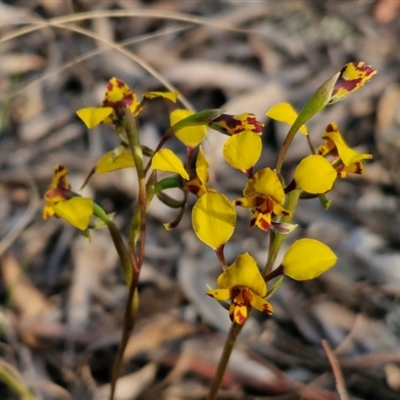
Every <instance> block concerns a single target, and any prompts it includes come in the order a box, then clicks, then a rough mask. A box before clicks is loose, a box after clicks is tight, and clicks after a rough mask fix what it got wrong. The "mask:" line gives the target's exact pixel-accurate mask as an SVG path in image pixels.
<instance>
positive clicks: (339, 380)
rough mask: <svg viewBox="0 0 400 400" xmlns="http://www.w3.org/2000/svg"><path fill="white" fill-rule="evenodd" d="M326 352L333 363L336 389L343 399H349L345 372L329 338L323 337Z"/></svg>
mask: <svg viewBox="0 0 400 400" xmlns="http://www.w3.org/2000/svg"><path fill="white" fill-rule="evenodd" d="M321 343H322V346H323V348H324V350H325V353H326V355H327V357H328V360H329V363H330V364H331V367H332V371H333V375H334V377H335V381H336V390H337V392H338V394H339V397H340V399H341V400H349V396H348V394H347V390H346V384H345V382H344V378H343V374H342V371H341V369H340V365H339V361H338V359H337V358H336V355H335V353H334V351H333V350H332V348H331V346H330V344H329V343H328V341H327V340H325V339H323V340H322V341H321Z"/></svg>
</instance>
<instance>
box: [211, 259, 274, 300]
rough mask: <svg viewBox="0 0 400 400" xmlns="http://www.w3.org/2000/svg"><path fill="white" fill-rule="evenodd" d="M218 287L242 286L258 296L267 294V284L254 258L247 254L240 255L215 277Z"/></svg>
mask: <svg viewBox="0 0 400 400" xmlns="http://www.w3.org/2000/svg"><path fill="white" fill-rule="evenodd" d="M217 285H218V287H220V288H232V287H235V286H243V287H246V288H248V289H250V290H251V291H252V292H254V293H255V294H257V295H258V296H261V297H264V296H265V295H266V294H267V285H266V284H265V281H264V278H263V277H262V275H261V272H260V270H259V269H258V267H257V263H256V260H255V259H254V258H253V257H252V256H251V255H250V254H249V253H245V254H242V255H240V256H239V257H238V258H237V259H236V261H235V262H234V263H233V264H232V265H230V266H229V267H228V268H227V269H226V270H225V271H224V272H222V274H221V275H220V276H219V277H218V279H217Z"/></svg>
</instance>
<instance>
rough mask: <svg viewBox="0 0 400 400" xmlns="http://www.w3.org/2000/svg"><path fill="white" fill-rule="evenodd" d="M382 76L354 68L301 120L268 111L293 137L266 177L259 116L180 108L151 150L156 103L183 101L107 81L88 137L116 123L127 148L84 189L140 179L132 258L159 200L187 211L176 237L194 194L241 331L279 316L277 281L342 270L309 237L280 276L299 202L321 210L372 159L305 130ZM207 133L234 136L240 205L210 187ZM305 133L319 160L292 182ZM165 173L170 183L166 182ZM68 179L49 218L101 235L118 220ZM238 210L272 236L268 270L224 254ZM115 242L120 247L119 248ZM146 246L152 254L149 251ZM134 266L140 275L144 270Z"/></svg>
mask: <svg viewBox="0 0 400 400" xmlns="http://www.w3.org/2000/svg"><path fill="white" fill-rule="evenodd" d="M374 74H375V71H374V70H373V69H372V68H371V67H369V66H366V65H364V63H362V62H353V63H349V64H347V65H346V66H344V67H343V69H342V70H341V71H340V72H338V73H337V74H335V75H334V76H333V77H331V78H330V79H328V80H327V81H326V82H325V83H324V84H323V85H322V86H321V87H320V88H319V89H317V91H316V92H315V93H314V95H313V96H311V98H310V99H309V101H308V102H307V103H306V104H305V106H304V107H303V108H302V110H301V111H300V112H299V113H297V111H296V110H295V109H294V107H293V106H292V105H290V104H288V103H280V104H277V105H275V106H274V107H272V108H271V109H270V110H268V111H267V112H266V116H268V117H269V118H271V119H274V120H276V121H279V122H283V123H286V124H288V125H289V126H290V130H289V132H288V135H287V138H286V140H285V142H284V144H283V146H282V150H281V153H280V155H279V160H278V163H277V165H276V168H272V167H265V168H261V169H257V167H256V165H257V162H258V161H259V159H260V157H261V156H262V150H263V148H262V129H263V124H262V123H261V122H260V121H258V120H257V118H256V116H255V115H254V114H252V113H248V112H246V113H242V114H240V115H230V114H225V113H224V112H223V111H222V110H218V109H216V110H204V111H200V112H192V111H190V110H186V109H179V108H177V109H175V110H174V111H172V113H171V114H170V128H169V129H168V130H167V132H166V133H165V134H164V136H163V137H162V138H161V140H160V143H159V145H158V146H157V147H156V148H155V149H148V148H146V147H144V146H142V145H141V144H140V135H139V129H138V123H137V118H138V116H139V114H140V112H141V110H142V109H143V107H144V106H147V103H148V102H149V101H150V100H151V99H153V98H156V97H161V98H164V99H167V100H169V101H172V102H173V103H175V102H176V101H177V98H178V95H177V93H176V92H147V93H144V94H143V96H142V99H141V100H140V101H139V100H138V97H137V95H136V94H135V93H134V92H133V91H132V90H131V89H130V88H129V87H128V86H127V85H126V84H125V83H124V82H122V81H121V80H120V79H118V78H112V79H110V81H109V82H108V85H107V90H106V93H105V96H104V99H103V102H102V104H101V106H100V107H89V108H83V109H81V110H78V111H77V114H78V116H79V117H80V118H81V120H82V121H83V122H84V123H85V125H86V126H87V127H88V128H93V127H95V126H97V125H98V124H111V125H112V126H113V128H114V132H115V133H116V135H117V136H118V138H119V139H120V144H119V145H118V146H117V147H116V148H115V149H114V150H112V151H110V152H108V153H106V154H104V155H103V156H102V157H101V158H100V159H99V160H98V162H97V163H96V165H95V166H94V168H93V170H92V171H91V172H90V174H89V175H88V177H87V179H86V181H85V184H86V183H87V182H88V181H89V179H90V177H91V176H92V175H93V174H94V173H108V172H111V171H114V170H117V169H122V168H131V169H132V170H133V171H136V172H135V173H136V174H137V176H138V178H139V189H140V190H139V200H138V204H137V208H136V210H135V211H134V213H133V217H132V222H131V225H130V226H131V232H130V239H129V244H130V246H132V248H133V249H130V251H131V253H134V252H135V246H136V243H137V242H138V241H139V239H138V238H140V240H141V241H143V240H144V239H145V235H144V234H143V231H144V229H145V223H144V220H143V219H144V218H145V214H146V210H147V207H148V204H149V203H150V202H151V200H152V198H153V197H154V196H157V197H158V198H159V199H160V200H161V201H163V202H164V203H165V204H166V205H168V206H170V207H173V208H177V209H180V211H179V212H178V215H177V218H176V219H175V221H173V222H172V223H169V224H166V227H167V228H168V229H171V228H173V227H175V226H176V225H177V224H178V223H179V221H180V218H181V217H182V215H183V212H184V210H185V208H186V206H187V202H188V197H189V194H194V195H195V197H196V202H195V204H194V206H193V209H192V225H193V230H194V232H195V233H196V235H197V236H198V238H199V239H200V240H201V241H203V242H204V243H205V244H206V245H208V246H210V247H211V248H212V249H213V250H214V251H215V252H216V255H217V258H218V260H219V263H220V265H221V267H222V273H221V274H220V275H219V277H218V279H217V282H216V285H217V288H216V289H210V290H209V291H208V292H207V294H208V295H209V296H211V297H213V298H214V299H216V300H218V301H219V302H221V303H222V304H224V303H225V302H229V304H227V305H226V306H227V308H228V309H229V316H230V318H231V320H232V321H233V322H234V323H236V324H239V325H242V324H244V323H245V321H246V319H247V317H248V315H249V312H250V310H251V308H255V309H257V310H259V311H261V312H264V313H266V314H268V315H270V314H272V311H273V307H272V305H271V304H270V303H269V302H268V301H267V300H266V297H267V292H268V290H267V283H268V282H269V281H270V280H272V279H273V278H275V277H278V276H287V277H289V278H292V279H295V280H305V279H313V278H315V277H316V276H318V275H319V274H321V273H323V272H324V271H326V270H327V269H329V268H331V267H332V266H333V265H334V264H335V262H336V256H335V254H334V253H333V252H332V250H331V249H330V248H329V247H328V246H326V245H325V244H323V243H321V242H320V241H318V240H314V239H307V238H304V239H300V240H297V241H296V242H294V243H293V244H292V245H291V246H290V247H289V248H288V250H287V251H286V253H285V255H284V257H283V260H282V262H281V264H280V265H278V266H276V268H275V269H273V268H272V267H273V264H274V261H275V257H276V254H277V252H278V250H279V248H280V246H281V244H282V241H283V238H284V235H286V234H288V233H290V232H291V231H293V230H294V229H295V228H296V225H294V224H292V223H291V219H292V218H293V215H294V213H295V209H296V204H297V201H298V200H299V199H300V200H301V199H303V198H310V197H320V199H321V200H322V204H325V205H327V204H328V201H327V200H326V199H325V196H326V194H327V193H328V192H329V191H330V190H331V189H332V188H333V186H334V184H335V181H336V179H337V178H338V177H340V178H346V177H347V176H348V174H349V173H356V174H362V173H363V172H364V166H363V161H364V160H367V159H369V158H371V155H369V154H364V153H358V152H357V151H355V150H354V149H351V148H350V147H349V146H348V145H347V144H346V142H345V140H344V138H343V136H342V134H341V133H340V131H339V128H338V127H337V125H336V124H335V123H333V122H332V123H330V124H329V125H328V126H327V128H326V129H325V132H324V133H323V134H322V137H321V141H320V143H319V147H317V149H316V150H315V149H314V146H313V143H312V141H311V138H310V136H311V134H310V132H309V130H308V128H307V126H306V122H307V121H308V120H309V119H310V118H311V117H312V116H314V115H315V114H316V113H318V112H319V111H320V110H322V109H323V108H324V107H325V106H327V105H329V104H333V103H335V102H337V101H340V100H342V99H344V98H345V97H346V96H347V95H348V94H350V93H351V92H354V91H355V90H357V89H359V88H360V87H361V86H362V85H363V84H364V83H366V82H367V81H368V80H369V79H370V78H371V77H372V76H373V75H374ZM207 128H211V130H214V131H216V132H218V133H222V134H224V135H226V141H225V144H224V146H223V149H222V154H223V156H224V158H225V160H226V162H227V163H228V164H229V165H230V166H231V167H232V168H234V169H236V170H238V171H240V172H241V173H243V174H245V176H246V179H247V183H246V184H245V186H244V188H243V194H242V196H241V197H238V198H236V199H228V197H227V196H226V195H225V194H223V193H219V192H218V191H216V190H215V189H213V188H211V187H209V184H208V166H209V162H208V160H207V158H206V155H205V153H204V151H203V149H202V147H201V143H202V141H203V140H204V139H205V137H206V135H207V134H217V133H212V132H211V133H207ZM298 131H300V132H301V133H302V134H303V135H305V137H306V139H307V141H308V144H309V147H310V155H308V156H307V157H305V158H304V159H302V160H301V161H300V162H299V163H298V165H297V166H296V168H295V169H294V172H293V175H292V176H285V178H284V177H282V175H281V166H282V162H283V159H284V157H285V154H286V151H287V149H288V147H289V146H290V143H291V141H292V139H293V137H294V135H295V134H296V133H297V132H298ZM174 136H175V137H176V138H177V139H178V140H179V141H181V142H182V144H183V145H184V148H185V149H186V153H187V157H186V160H185V162H183V161H182V160H181V158H180V157H179V156H178V155H177V154H176V153H174V152H173V151H172V150H170V149H169V148H168V147H165V145H166V143H167V141H168V140H169V139H170V138H172V137H174ZM160 171H162V172H166V173H168V174H169V176H167V177H163V178H160V179H159V178H158V177H159V175H161V174H159V172H160ZM67 173H68V170H67V169H66V168H65V167H63V166H60V165H58V166H56V169H55V174H54V178H53V181H52V182H51V184H50V187H49V189H48V190H47V192H46V194H45V197H44V198H45V201H46V205H45V208H44V211H43V216H44V218H48V217H50V216H52V215H54V216H57V217H61V218H63V219H65V220H66V221H67V222H69V223H70V224H72V225H73V226H75V227H77V228H78V229H80V230H81V231H87V230H88V229H89V228H96V227H98V226H99V225H98V224H97V225H96V224H95V223H94V221H93V217H98V218H100V219H101V220H102V221H103V222H104V223H105V224H106V225H107V224H108V226H109V221H110V219H111V216H107V215H106V214H105V213H104V211H103V210H101V208H100V207H99V206H98V205H97V204H95V203H94V202H93V200H92V199H89V198H85V197H82V196H81V195H80V194H78V193H77V192H74V191H72V190H71V185H70V183H69V182H68V180H67ZM168 174H167V175H168ZM163 176H164V175H163ZM285 182H289V183H288V184H286V183H285ZM172 187H178V188H180V189H181V190H182V192H183V194H184V196H183V200H181V201H178V200H175V199H172V198H171V197H169V196H168V194H167V193H166V192H165V191H166V189H169V188H172ZM236 207H243V208H246V209H248V210H249V211H250V213H249V224H250V226H251V227H255V228H258V229H260V230H262V231H263V232H265V234H266V235H269V236H270V243H271V246H270V255H269V258H268V260H267V263H266V266H265V267H264V268H259V266H258V264H257V261H256V260H255V259H254V258H253V257H252V256H251V255H250V254H248V253H244V254H241V255H239V256H238V257H237V258H236V260H235V261H234V262H233V263H232V264H230V265H228V264H227V262H226V260H225V257H224V246H225V244H226V243H227V242H228V240H229V239H230V238H231V236H232V235H233V234H234V231H235V227H236V221H237V215H236ZM112 235H113V238H114V239H115V237H116V236H115V231H112ZM116 243H117V246H120V243H121V242H120V241H118V240H116ZM141 246H142V247H141V248H144V244H143V243H142V244H141ZM122 247H123V246H122ZM126 253H127V252H125V250H124V248H122V250H121V249H120V248H119V254H120V256H121V260H125V261H126V259H124V255H125V254H126ZM139 264H140V263H139ZM135 265H136V267H137V265H138V264H135ZM137 268H138V267H137ZM128 281H129V280H128ZM271 292H272V291H271Z"/></svg>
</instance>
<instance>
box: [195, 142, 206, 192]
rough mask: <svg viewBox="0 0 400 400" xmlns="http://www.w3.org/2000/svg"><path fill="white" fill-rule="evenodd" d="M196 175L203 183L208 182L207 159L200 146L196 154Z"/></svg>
mask: <svg viewBox="0 0 400 400" xmlns="http://www.w3.org/2000/svg"><path fill="white" fill-rule="evenodd" d="M196 175H197V177H198V178H199V180H200V182H201V183H202V184H203V185H205V184H206V183H207V182H208V161H207V159H206V157H205V155H204V152H203V149H202V148H201V146H200V147H199V153H198V154H197V160H196Z"/></svg>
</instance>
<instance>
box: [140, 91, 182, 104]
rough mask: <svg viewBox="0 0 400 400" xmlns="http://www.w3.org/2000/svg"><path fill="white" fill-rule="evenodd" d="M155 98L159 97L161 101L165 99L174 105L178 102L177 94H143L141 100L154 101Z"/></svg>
mask: <svg viewBox="0 0 400 400" xmlns="http://www.w3.org/2000/svg"><path fill="white" fill-rule="evenodd" d="M157 97H161V98H163V99H167V100H170V101H172V102H173V103H176V101H177V100H178V92H177V91H175V92H146V93H144V94H143V98H144V99H146V100H150V99H154V98H157Z"/></svg>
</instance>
